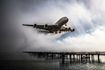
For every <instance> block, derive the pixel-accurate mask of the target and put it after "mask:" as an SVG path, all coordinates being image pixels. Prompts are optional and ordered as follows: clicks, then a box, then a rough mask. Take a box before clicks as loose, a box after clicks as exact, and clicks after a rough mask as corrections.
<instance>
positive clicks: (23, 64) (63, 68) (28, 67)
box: [0, 60, 105, 70]
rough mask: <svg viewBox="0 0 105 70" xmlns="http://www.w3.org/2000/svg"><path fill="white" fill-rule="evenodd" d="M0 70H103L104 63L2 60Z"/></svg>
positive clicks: (104, 68)
mask: <svg viewBox="0 0 105 70" xmlns="http://www.w3.org/2000/svg"><path fill="white" fill-rule="evenodd" d="M0 70H105V63H99V64H98V63H72V64H70V63H68V62H66V63H65V64H62V63H61V61H60V60H4V61H0Z"/></svg>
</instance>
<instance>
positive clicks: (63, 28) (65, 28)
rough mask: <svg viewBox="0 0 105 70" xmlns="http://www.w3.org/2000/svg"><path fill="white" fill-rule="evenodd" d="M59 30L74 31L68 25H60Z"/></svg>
mask: <svg viewBox="0 0 105 70" xmlns="http://www.w3.org/2000/svg"><path fill="white" fill-rule="evenodd" d="M60 31H71V32H73V31H75V29H71V28H70V27H62V28H61V29H60Z"/></svg>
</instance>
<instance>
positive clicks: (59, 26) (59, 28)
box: [23, 17, 75, 34]
mask: <svg viewBox="0 0 105 70" xmlns="http://www.w3.org/2000/svg"><path fill="white" fill-rule="evenodd" d="M68 20H69V19H68V18H67V17H62V18H61V19H59V20H58V21H57V22H56V23H55V24H54V25H48V24H45V25H37V24H34V25H31V24H23V26H30V27H33V28H38V29H43V30H47V31H48V33H55V34H57V33H58V32H59V33H61V32H63V31H64V32H65V31H71V32H73V31H75V29H71V27H64V26H63V25H65V26H67V22H68Z"/></svg>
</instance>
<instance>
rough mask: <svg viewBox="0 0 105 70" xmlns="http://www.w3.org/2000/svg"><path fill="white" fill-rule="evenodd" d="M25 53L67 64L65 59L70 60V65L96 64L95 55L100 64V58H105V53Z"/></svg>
mask: <svg viewBox="0 0 105 70" xmlns="http://www.w3.org/2000/svg"><path fill="white" fill-rule="evenodd" d="M23 53H29V54H30V55H32V56H36V57H39V58H46V59H48V58H51V59H54V58H57V59H62V63H63V64H64V63H65V59H66V58H68V59H69V60H70V63H72V62H75V61H76V62H84V60H85V62H94V55H97V61H98V63H100V56H105V52H104V51H103V52H99V51H96V52H34V51H24V52H23Z"/></svg>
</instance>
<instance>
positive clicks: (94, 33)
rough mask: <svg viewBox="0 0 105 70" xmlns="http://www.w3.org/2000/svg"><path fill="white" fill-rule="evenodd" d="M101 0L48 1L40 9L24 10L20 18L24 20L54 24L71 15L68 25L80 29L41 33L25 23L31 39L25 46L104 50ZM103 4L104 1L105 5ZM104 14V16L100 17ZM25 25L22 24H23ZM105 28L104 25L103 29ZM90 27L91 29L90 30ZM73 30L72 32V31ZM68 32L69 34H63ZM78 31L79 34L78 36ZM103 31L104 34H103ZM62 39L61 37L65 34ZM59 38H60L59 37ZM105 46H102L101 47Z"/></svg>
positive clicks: (45, 48)
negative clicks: (58, 32) (60, 32)
mask: <svg viewBox="0 0 105 70" xmlns="http://www.w3.org/2000/svg"><path fill="white" fill-rule="evenodd" d="M98 2H99V1H95V0H93V1H90V0H89V2H88V3H89V4H90V6H89V8H88V7H87V5H88V4H86V2H83V1H80V2H78V1H73V2H62V1H61V2H59V3H58V2H57V3H56V4H55V2H54V1H47V2H46V3H43V4H42V5H40V6H39V7H38V8H37V9H36V8H35V10H37V11H38V12H35V11H34V10H32V11H30V12H28V13H24V12H21V13H22V14H21V15H23V16H21V18H20V20H19V21H20V23H22V22H27V23H34V22H37V24H45V23H49V24H54V23H55V22H56V21H57V20H58V19H59V18H61V17H62V16H67V17H68V18H69V22H68V26H71V27H73V28H75V29H76V31H75V33H73V34H72V33H68V34H67V33H66V34H67V35H66V34H64V33H62V34H57V35H56V34H43V33H42V34H41V33H38V32H37V30H36V29H33V28H29V27H22V29H21V30H22V31H23V33H24V35H25V37H26V39H27V42H26V43H24V42H23V44H28V46H29V47H28V48H27V49H25V50H42V51H45V50H49V51H104V50H103V48H104V46H105V44H104V41H103V39H105V37H104V35H105V32H104V29H105V28H104V20H103V17H102V16H103V13H100V12H104V10H103V9H100V8H97V6H98V5H100V3H99V4H98V5H97V6H96V4H97V3H98ZM32 6H34V5H32ZM102 7H103V5H102ZM99 16H100V17H99ZM20 25H21V24H20ZM102 28H103V29H102ZM87 31H88V33H87ZM70 34H71V35H70ZM64 35H66V36H67V37H63V36H64ZM75 35H76V36H75ZM100 35H103V36H100ZM61 37H62V40H59V39H58V38H61ZM57 39H58V40H57ZM100 46H101V48H100Z"/></svg>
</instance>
